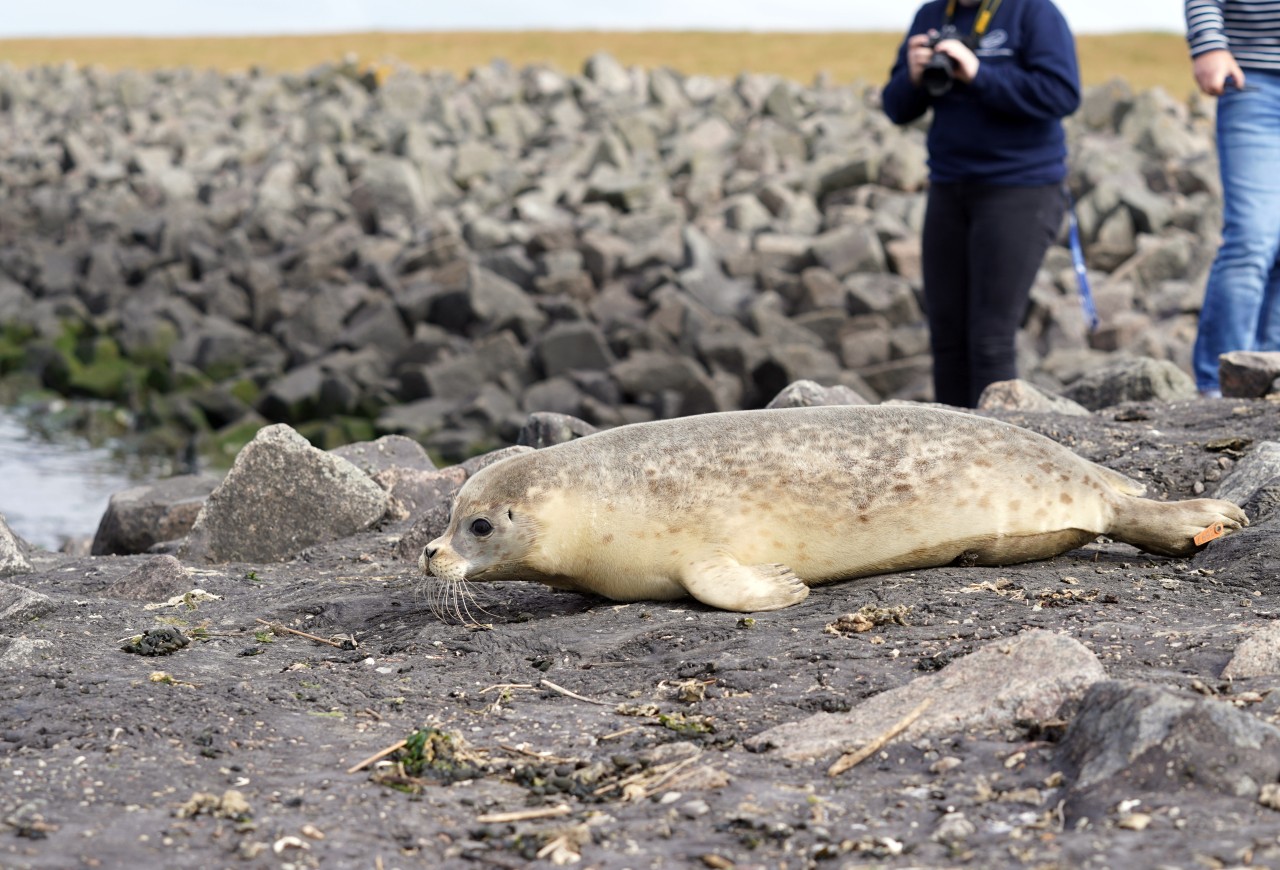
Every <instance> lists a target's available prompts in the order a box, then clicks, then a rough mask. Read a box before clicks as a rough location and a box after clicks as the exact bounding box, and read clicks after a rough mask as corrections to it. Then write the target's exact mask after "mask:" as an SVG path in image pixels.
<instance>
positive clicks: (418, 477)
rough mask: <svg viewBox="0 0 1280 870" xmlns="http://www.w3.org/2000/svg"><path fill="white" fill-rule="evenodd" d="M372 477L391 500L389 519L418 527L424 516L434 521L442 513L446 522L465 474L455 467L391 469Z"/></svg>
mask: <svg viewBox="0 0 1280 870" xmlns="http://www.w3.org/2000/svg"><path fill="white" fill-rule="evenodd" d="M372 477H373V481H374V483H376V484H378V486H380V487H382V488H383V489H385V490H386V491H387V494H388V495H389V496H391V507H390V508H388V511H387V515H388V518H389V519H392V520H397V521H399V520H411V521H413V522H414V523H417V522H418V521H419V520H420V519H421V518H422V517H423V516H424V515H430V516H432V517H436V516H438V515H439V514H440V513H441V512H443V514H444V517H445V520H446V521H447V520H448V516H449V507H450V505H452V503H453V497H454V495H456V494H457V492H458V490H459V489H460V488H461V487H462V484H463V483H464V482H466V479H467V472H466V470H465V469H462V468H459V467H457V466H454V467H452V468H445V469H442V470H436V471H432V470H427V469H423V468H407V467H390V468H383V469H380V470H377V471H375V472H374V473H373V475H372ZM428 540H429V539H428Z"/></svg>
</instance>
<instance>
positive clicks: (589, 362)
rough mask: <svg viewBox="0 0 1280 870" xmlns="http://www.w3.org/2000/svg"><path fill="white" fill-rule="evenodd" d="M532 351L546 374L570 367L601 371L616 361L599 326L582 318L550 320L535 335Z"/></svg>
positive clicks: (551, 374)
mask: <svg viewBox="0 0 1280 870" xmlns="http://www.w3.org/2000/svg"><path fill="white" fill-rule="evenodd" d="M535 354H536V356H537V359H538V362H539V363H541V365H542V371H543V373H544V374H545V375H546V376H547V377H549V378H551V377H555V376H556V375H561V374H564V373H566V372H569V371H572V370H581V369H587V370H593V371H603V370H606V369H608V368H609V367H610V366H611V365H613V364H614V363H615V362H616V360H615V358H614V355H613V352H612V351H611V350H610V349H609V343H608V341H607V340H606V339H605V337H604V334H603V333H602V332H601V331H600V329H599V327H597V326H596V325H595V324H593V323H589V322H585V321H575V322H572V323H556V324H553V325H552V326H551V327H550V328H549V329H548V330H547V331H546V332H544V333H543V334H542V336H541V337H540V338H539V339H538V343H537V346H536V349H535Z"/></svg>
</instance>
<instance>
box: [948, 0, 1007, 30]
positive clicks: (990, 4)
mask: <svg viewBox="0 0 1280 870" xmlns="http://www.w3.org/2000/svg"><path fill="white" fill-rule="evenodd" d="M956 2H957V0H947V23H948V24H950V23H951V21H952V20H953V19H954V18H955V17H956ZM1002 2H1003V0H982V5H981V6H979V7H978V17H977V19H976V20H975V21H974V22H973V35H974V36H977V37H981V36H982V34H984V33H986V32H987V28H988V27H990V26H991V19H992V18H993V17H995V14H996V10H997V9H999V8H1000V4H1001V3H1002Z"/></svg>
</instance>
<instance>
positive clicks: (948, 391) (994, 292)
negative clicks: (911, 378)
mask: <svg viewBox="0 0 1280 870" xmlns="http://www.w3.org/2000/svg"><path fill="white" fill-rule="evenodd" d="M1065 209H1066V198H1065V196H1064V194H1063V191H1062V186H1061V185H1058V184H1050V185H1045V186H1043V187H1003V186H1000V185H995V184H980V183H975V182H959V183H954V184H932V185H930V187H929V203H928V208H927V210H926V212H925V218H924V237H923V242H922V244H923V250H922V257H923V268H924V296H925V308H926V311H927V314H928V318H929V342H930V344H931V345H932V348H933V389H934V401H937V402H943V403H946V404H948V405H956V406H959V407H962V408H972V407H974V406H975V405H977V404H978V397H979V396H981V395H982V391H983V390H984V389H986V387H987V385H988V384H992V383H994V382H996V381H1005V380H1009V379H1011V378H1016V377H1017V376H1018V371H1017V352H1016V349H1015V339H1016V337H1017V333H1018V327H1019V326H1020V325H1021V324H1022V318H1023V316H1024V315H1025V314H1026V310H1027V298H1028V296H1029V295H1030V293H1031V285H1032V284H1033V283H1035V279H1036V272H1037V271H1038V270H1039V268H1040V262H1041V261H1042V260H1043V259H1044V253H1045V251H1046V250H1048V248H1049V245H1050V244H1051V243H1052V242H1053V240H1054V238H1055V237H1056V236H1057V234H1058V229H1059V227H1060V226H1061V225H1062V216H1063V214H1064V212H1065Z"/></svg>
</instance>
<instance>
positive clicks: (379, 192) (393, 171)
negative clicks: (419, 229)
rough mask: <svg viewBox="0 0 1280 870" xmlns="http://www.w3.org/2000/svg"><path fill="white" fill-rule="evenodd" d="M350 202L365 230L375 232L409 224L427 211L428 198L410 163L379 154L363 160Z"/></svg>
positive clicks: (419, 177) (400, 158) (415, 170)
mask: <svg viewBox="0 0 1280 870" xmlns="http://www.w3.org/2000/svg"><path fill="white" fill-rule="evenodd" d="M351 204H352V206H353V208H354V209H355V212H356V215H357V216H358V217H359V218H360V220H361V222H362V223H363V224H364V226H365V230H366V232H377V231H378V230H380V229H392V228H394V227H395V226H397V225H402V226H407V225H410V224H412V223H413V222H414V221H417V220H418V219H419V218H421V217H423V216H424V215H425V214H426V212H427V208H428V206H429V205H430V201H429V200H428V197H427V190H426V187H425V186H424V185H423V182H422V176H421V174H420V173H419V171H418V169H417V167H415V166H414V165H413V163H411V162H410V161H408V160H406V159H404V158H403V157H390V156H379V157H375V158H373V159H372V160H370V161H369V162H368V163H367V164H365V167H364V169H363V170H362V171H361V173H360V176H359V178H357V179H356V184H355V186H354V187H353V188H352V191H351ZM397 222H399V223H397Z"/></svg>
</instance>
